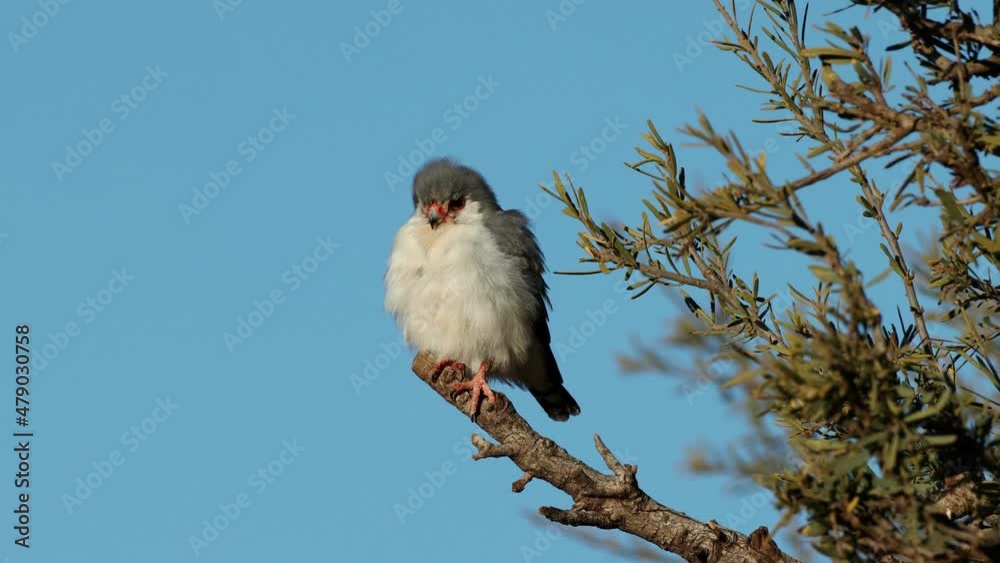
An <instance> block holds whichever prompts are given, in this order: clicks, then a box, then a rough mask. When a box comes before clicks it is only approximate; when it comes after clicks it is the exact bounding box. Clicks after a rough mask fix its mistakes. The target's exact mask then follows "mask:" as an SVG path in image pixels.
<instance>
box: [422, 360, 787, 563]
mask: <svg viewBox="0 0 1000 563" xmlns="http://www.w3.org/2000/svg"><path fill="white" fill-rule="evenodd" d="M434 363H435V359H434V357H433V356H431V354H430V353H428V352H420V353H419V354H417V356H416V357H415V358H414V359H413V373H415V374H417V376H418V377H420V379H422V380H423V381H424V383H427V384H428V385H429V386H430V387H431V388H432V389H434V391H436V392H437V394H438V395H440V396H441V397H442V398H444V400H445V401H447V402H448V403H449V404H451V405H452V406H453V407H455V408H456V409H458V410H459V411H461V412H467V410H468V407H469V394H468V393H467V392H461V393H459V394H457V395H453V392H452V388H453V386H454V384H455V383H457V382H458V381H459V380H460V378H461V375H460V374H458V372H456V371H454V370H452V369H451V368H447V369H446V370H445V372H444V373H442V374H441V375H440V376H438V377H435V375H434ZM475 422H476V424H478V425H479V427H480V428H482V429H483V430H484V431H485V432H486V433H487V434H489V435H490V436H491V437H492V438H493V439H494V440H496V442H497V443H492V442H490V441H488V440H487V439H485V438H483V437H482V436H479V435H473V437H472V443H473V445H474V446H475V447H476V449H477V450H478V453H477V454H475V455H474V456H473V457H474V458H475V459H483V458H488V457H508V458H510V460H511V461H513V462H514V464H515V465H517V467H518V468H520V469H521V470H522V471H523V472H524V476H522V477H521V478H520V479H518V480H517V481H516V482H515V483H514V485H513V489H514V490H515V491H519V490H523V489H524V486H525V485H527V483H528V481H530V480H531V479H541V480H543V481H546V482H548V483H549V484H551V485H552V486H554V487H556V488H557V489H559V490H561V491H563V492H565V493H566V494H568V495H569V496H571V497H572V498H573V506H572V507H571V508H570V509H568V510H564V509H560V508H554V507H542V508H541V509H540V510H539V512H540V513H541V514H542V515H543V516H545V517H546V518H548V519H549V520H552V521H554V522H558V523H561V524H565V525H568V526H592V527H597V528H604V529H617V530H621V531H623V532H626V533H628V534H632V535H634V536H637V537H639V538H642V539H644V540H646V541H649V542H651V543H653V544H655V545H657V546H659V547H660V548H661V549H663V550H666V551H669V552H671V553H675V554H677V555H679V556H681V557H683V558H684V559H685V560H687V561H698V562H704V563H716V562H718V563H794V562H796V560H795V559H793V558H792V557H789V556H788V555H785V554H784V553H782V552H781V551H780V550H779V549H778V547H777V545H776V544H775V543H774V541H773V540H772V539H771V536H770V533H769V532H768V531H767V528H763V527H761V528H758V529H757V530H756V531H754V532H753V533H752V534H750V536H746V535H743V534H741V533H739V532H736V531H733V530H729V529H726V528H722V527H721V526H719V525H718V524H717V523H715V522H714V521H711V522H708V523H705V522H699V521H698V520H695V519H693V518H691V517H689V516H687V515H686V514H684V513H682V512H678V511H676V510H673V509H671V508H668V507H666V506H663V505H662V504H660V503H658V502H656V501H655V500H653V499H652V498H650V497H649V496H648V495H647V494H646V493H644V492H643V491H642V489H640V488H639V485H638V482H637V481H636V471H637V469H638V468H637V467H636V466H634V465H625V464H622V463H621V462H620V461H618V459H617V458H615V456H614V454H612V453H611V451H610V450H608V448H607V446H605V445H604V442H603V441H601V439H600V437H598V436H596V435H595V436H594V443H595V445H596V447H597V450H598V452H600V454H601V457H602V458H604V462H605V463H606V464H607V466H608V468H609V469H610V470H611V472H612V474H611V475H606V474H604V473H601V472H599V471H597V470H596V469H594V468H592V467H590V466H589V465H587V464H585V463H583V462H582V461H580V460H578V459H576V458H575V457H573V456H571V455H570V454H569V453H568V452H567V451H566V450H565V449H563V448H562V447H560V446H559V445H558V444H556V443H555V442H553V441H552V440H549V439H548V438H545V437H544V436H541V435H539V434H538V433H537V432H535V430H534V429H533V428H532V427H531V426H530V425H529V424H528V423H527V421H525V420H524V419H523V418H522V417H521V416H520V415H519V414H517V411H516V410H514V406H513V405H512V404H511V403H510V400H508V399H507V397H506V396H505V395H504V394H502V393H496V404H491V403H489V402H488V401H484V402H483V404H482V407H481V410H480V413H479V415H478V416H477V418H476V420H475Z"/></svg>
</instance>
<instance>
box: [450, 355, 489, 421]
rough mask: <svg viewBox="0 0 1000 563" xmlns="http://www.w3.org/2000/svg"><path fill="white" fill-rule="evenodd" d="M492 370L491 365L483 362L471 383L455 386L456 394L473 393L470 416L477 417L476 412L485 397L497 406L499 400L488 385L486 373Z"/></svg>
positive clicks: (466, 382)
mask: <svg viewBox="0 0 1000 563" xmlns="http://www.w3.org/2000/svg"><path fill="white" fill-rule="evenodd" d="M489 369H490V365H489V364H488V363H486V362H483V363H482V364H480V365H479V371H477V372H476V374H475V375H474V376H472V379H471V380H469V381H463V382H461V383H456V384H455V392H456V393H457V392H459V391H471V392H472V401H471V403H472V404H471V405H470V406H469V416H472V417H474V416H476V411H477V410H479V401H480V400H481V399H482V396H483V395H486V398H487V399H489V401H490V402H491V403H493V404H496V402H497V398H496V395H494V394H493V390H492V389H490V386H489V385H488V384H487V383H486V372H487V370H489Z"/></svg>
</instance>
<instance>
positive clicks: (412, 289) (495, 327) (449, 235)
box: [385, 202, 536, 371]
mask: <svg viewBox="0 0 1000 563" xmlns="http://www.w3.org/2000/svg"><path fill="white" fill-rule="evenodd" d="M518 267H519V262H518V261H517V260H516V259H515V258H513V257H511V256H508V255H506V254H504V253H503V252H502V250H501V249H500V248H499V247H498V246H497V244H496V242H495V240H494V238H493V236H492V235H491V233H490V231H489V230H488V229H487V228H486V226H485V225H484V222H483V217H482V215H481V214H480V212H479V209H478V205H476V204H475V203H474V202H470V203H469V204H468V205H467V206H466V208H465V209H464V210H463V211H462V213H461V215H460V216H459V218H458V220H456V221H454V222H448V223H446V224H443V225H441V226H439V227H438V228H437V229H431V228H430V225H429V224H428V222H427V219H426V218H425V217H424V216H423V214H422V213H421V212H420V211H419V210H417V211H416V212H415V213H414V215H413V216H412V217H411V218H410V219H409V221H407V222H406V224H404V225H403V227H402V228H401V229H400V230H399V232H398V233H397V234H396V238H395V241H394V242H393V248H392V254H391V256H390V257H389V269H388V272H387V273H386V278H385V285H386V298H385V306H386V309H387V310H388V311H390V312H391V313H392V314H393V315H395V317H396V320H397V322H398V323H399V325H400V326H401V328H402V329H403V336H404V338H405V339H406V341H407V342H408V343H409V344H410V345H411V346H413V347H414V348H417V349H420V350H429V351H431V353H433V354H434V355H435V356H437V357H438V358H439V359H441V358H447V359H453V360H458V361H460V362H464V363H466V364H467V365H468V366H469V367H470V368H472V369H473V370H475V369H477V368H478V367H479V363H480V362H482V361H489V362H491V367H492V368H497V369H498V370H499V371H504V370H505V368H508V367H510V366H512V365H517V364H519V363H520V362H522V361H523V358H524V357H525V356H526V353H527V351H528V349H529V347H530V346H531V343H532V339H533V334H532V314H533V310H534V309H533V305H535V303H536V300H535V299H534V297H533V296H532V294H531V290H530V288H529V287H528V286H527V284H526V283H525V282H524V278H523V276H522V275H520V272H518V271H517V268H518Z"/></svg>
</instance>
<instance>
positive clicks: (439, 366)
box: [434, 359, 465, 378]
mask: <svg viewBox="0 0 1000 563" xmlns="http://www.w3.org/2000/svg"><path fill="white" fill-rule="evenodd" d="M447 367H451V368H455V369H457V370H458V371H460V372H462V377H465V364H463V363H462V362H460V361H458V360H447V359H442V360H438V361H437V363H436V364H434V377H435V378H437V376H439V375H441V372H443V371H444V368H447Z"/></svg>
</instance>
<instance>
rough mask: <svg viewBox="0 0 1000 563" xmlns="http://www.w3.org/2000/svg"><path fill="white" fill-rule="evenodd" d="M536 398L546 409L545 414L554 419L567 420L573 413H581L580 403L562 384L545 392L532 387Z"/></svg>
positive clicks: (532, 392)
mask: <svg viewBox="0 0 1000 563" xmlns="http://www.w3.org/2000/svg"><path fill="white" fill-rule="evenodd" d="M530 391H531V394H532V395H534V397H535V400H536V401H538V404H539V405H542V408H543V409H545V414H547V415H549V418H551V419H553V420H567V419H569V417H571V416H573V415H577V414H580V405H578V404H576V400H575V399H573V396H572V395H570V394H569V391H567V390H566V388H565V387H563V386H562V384H560V385H559V387H556V388H549V389H546V390H545V391H544V392H541V391H535V390H534V389H530Z"/></svg>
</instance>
